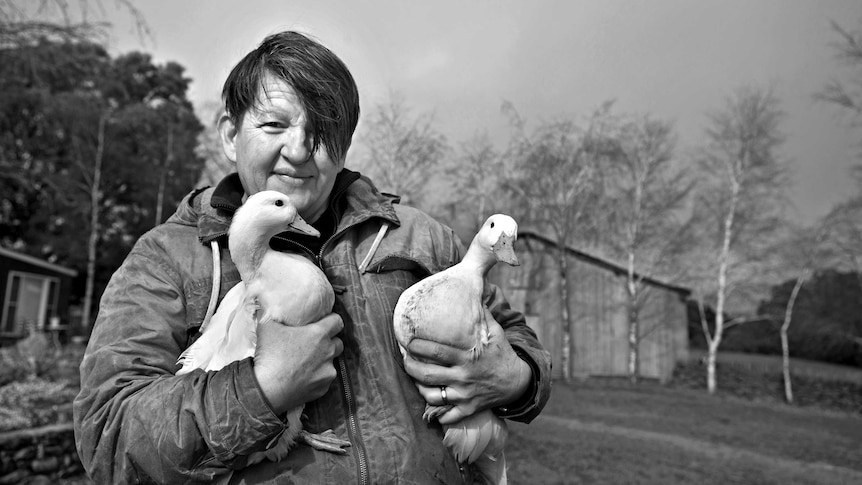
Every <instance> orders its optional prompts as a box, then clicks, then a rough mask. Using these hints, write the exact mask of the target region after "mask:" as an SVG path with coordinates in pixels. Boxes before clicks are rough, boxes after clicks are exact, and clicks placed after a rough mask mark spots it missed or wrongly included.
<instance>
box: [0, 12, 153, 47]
mask: <svg viewBox="0 0 862 485" xmlns="http://www.w3.org/2000/svg"><path fill="white" fill-rule="evenodd" d="M114 4H115V5H116V7H117V9H118V10H121V11H123V12H125V13H126V14H127V15H128V16H129V17H130V19H131V21H132V23H133V25H134V26H135V28H136V29H137V31H138V35H139V36H140V37H141V38H144V37H148V36H149V35H150V31H149V26H148V25H147V23H146V20H145V19H144V16H143V15H142V14H141V12H140V10H138V9H137V7H135V6H134V4H133V3H132V1H131V0H114ZM76 6H77V8H74V7H76ZM102 16H104V5H103V4H102V2H101V1H99V0H96V1H91V0H76V1H75V0H39V1H31V0H3V1H2V2H0V49H8V48H12V49H14V48H20V47H24V46H27V45H33V44H36V43H38V42H40V41H43V40H47V41H52V42H73V43H76V42H94V41H96V42H100V43H101V42H103V41H104V40H105V37H106V30H107V27H108V26H109V25H110V24H109V23H108V22H105V21H99V20H97V19H98V18H99V17H102Z"/></svg>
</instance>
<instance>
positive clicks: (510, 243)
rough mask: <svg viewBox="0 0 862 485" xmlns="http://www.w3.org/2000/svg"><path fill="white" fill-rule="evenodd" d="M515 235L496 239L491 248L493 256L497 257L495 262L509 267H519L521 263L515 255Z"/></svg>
mask: <svg viewBox="0 0 862 485" xmlns="http://www.w3.org/2000/svg"><path fill="white" fill-rule="evenodd" d="M516 237H517V236H515V235H511V236H509V235H507V234H502V235H500V239H497V242H496V243H494V245H493V246H491V250H492V251H494V254H495V255H496V256H497V261H502V262H503V263H506V264H508V265H511V266H520V265H521V263H520V262H518V257H517V256H516V255H515V238H516Z"/></svg>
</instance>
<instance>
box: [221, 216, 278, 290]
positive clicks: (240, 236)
mask: <svg viewBox="0 0 862 485" xmlns="http://www.w3.org/2000/svg"><path fill="white" fill-rule="evenodd" d="M271 237H272V236H271V235H269V234H268V233H267V232H265V231H262V230H260V229H259V228H258V229H255V228H253V227H249V226H245V225H240V226H239V227H236V228H234V227H231V232H230V237H229V239H228V243H227V244H228V248H229V249H230V255H231V258H233V263H234V264H235V265H236V269H237V271H239V275H240V277H241V278H242V280H243V281H251V279H252V277H253V276H254V274H255V273H256V272H257V269H258V268H259V267H260V262H261V260H262V259H263V255H264V254H265V253H266V252H267V251H268V250H269V240H270V238H271Z"/></svg>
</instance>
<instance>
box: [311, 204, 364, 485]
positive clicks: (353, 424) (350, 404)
mask: <svg viewBox="0 0 862 485" xmlns="http://www.w3.org/2000/svg"><path fill="white" fill-rule="evenodd" d="M335 222H336V227H338V220H336V221H335ZM345 232H347V228H344V229H342V230H341V231H339V232H336V233H335V234H333V235H332V237H330V238H329V239H327V240H326V241H325V242H324V243H323V245H322V246H320V252H319V253H318V255H317V264H318V265H319V266H321V269H323V264H322V263H323V251H324V250H325V249H326V247H327V246H328V245H329V243H330V241H332V240H333V239H335V238H336V237H339V236H341V235H342V234H344V233H345ZM337 360H338V370H339V372H340V373H341V391H342V395H343V396H344V401H345V402H346V403H347V422H348V426H349V433H350V437H351V439H352V441H353V442H355V443H356V444H357V446H356V465H357V466H358V467H359V483H360V484H362V485H367V484H368V483H369V480H368V457H367V456H366V451H365V443H363V442H362V435H360V434H359V423H358V422H357V420H356V414H357V412H356V402H355V401H354V400H353V388H352V387H351V386H350V376H349V375H348V373H347V363H346V362H344V359H343V358H342V357H341V356H338V357H337Z"/></svg>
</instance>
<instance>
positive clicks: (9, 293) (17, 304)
mask: <svg viewBox="0 0 862 485" xmlns="http://www.w3.org/2000/svg"><path fill="white" fill-rule="evenodd" d="M6 288H7V290H6V300H5V302H6V303H5V306H4V308H3V321H2V322H0V333H3V334H13V335H17V334H22V333H24V332H25V331H27V330H28V329H29V328H32V329H34V330H43V329H44V328H45V325H46V324H47V323H48V322H49V319H50V318H51V317H52V316H54V315H56V313H57V305H58V296H59V293H60V292H59V289H60V280H59V279H58V278H53V277H50V276H43V275H36V274H31V273H22V272H18V271H12V272H10V273H9V281H8V284H7V285H6Z"/></svg>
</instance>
